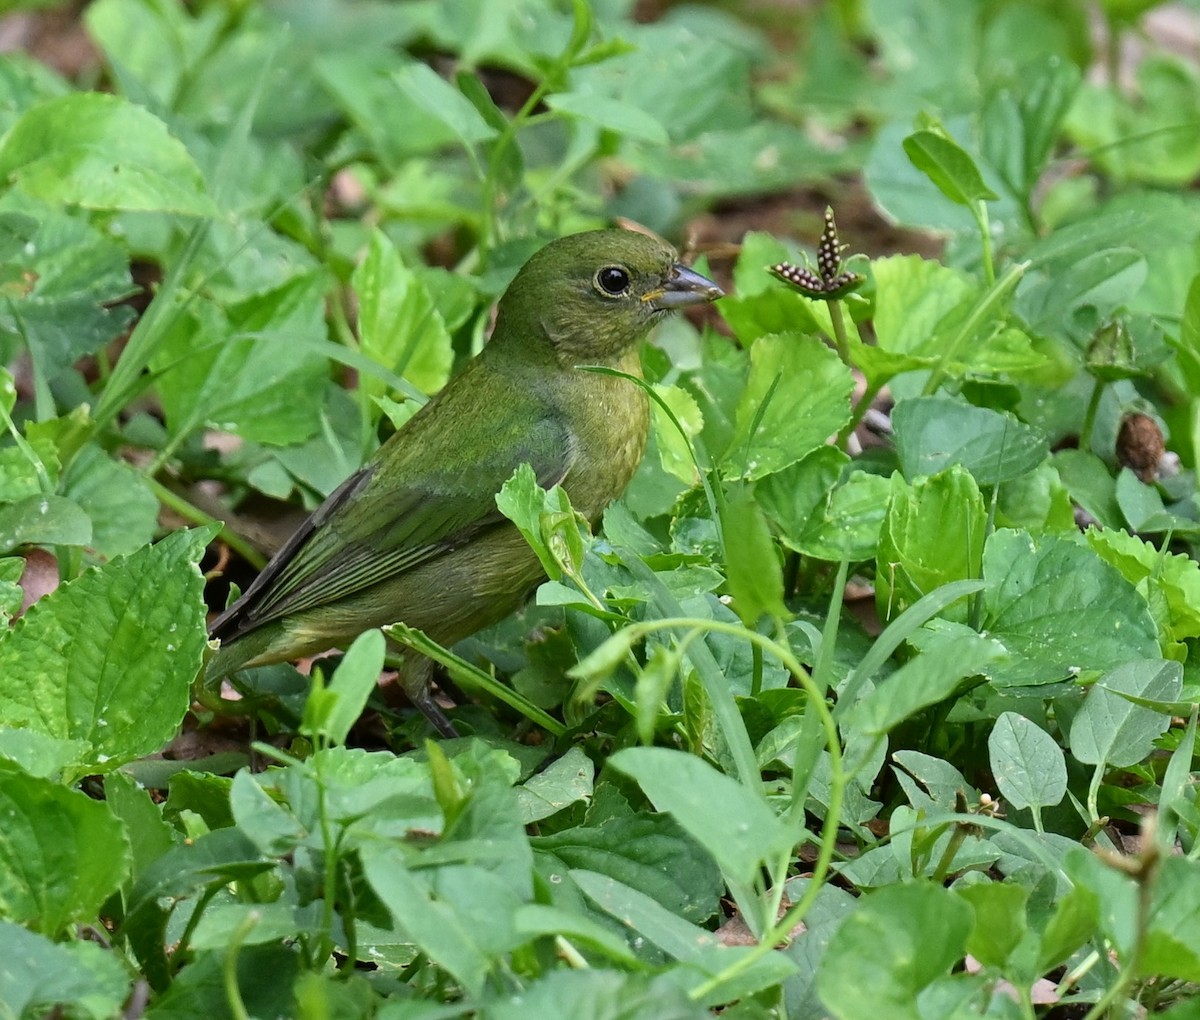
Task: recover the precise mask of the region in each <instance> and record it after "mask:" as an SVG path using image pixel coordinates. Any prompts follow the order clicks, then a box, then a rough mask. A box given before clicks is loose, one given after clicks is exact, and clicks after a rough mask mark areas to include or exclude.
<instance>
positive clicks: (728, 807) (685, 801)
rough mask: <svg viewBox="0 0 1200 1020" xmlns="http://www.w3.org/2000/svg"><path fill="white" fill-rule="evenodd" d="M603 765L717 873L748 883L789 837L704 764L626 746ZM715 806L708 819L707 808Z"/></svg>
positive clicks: (762, 807)
mask: <svg viewBox="0 0 1200 1020" xmlns="http://www.w3.org/2000/svg"><path fill="white" fill-rule="evenodd" d="M609 764H610V765H611V766H612V767H613V768H616V769H619V770H620V771H621V772H624V773H625V774H626V775H628V776H632V777H633V778H634V779H635V780H636V781H637V783H638V785H639V786H641V788H642V790H643V791H644V792H645V794H646V796H647V797H649V798H650V801H651V802H652V803H653V804H654V806H655V807H656V808H657V809H658V810H659V811H667V812H669V813H670V814H671V815H673V816H674V818H675V820H676V821H677V822H678V823H679V824H680V825H681V826H682V827H683V829H684V831H686V832H687V833H688V835H690V836H691V837H692V838H693V839H694V840H695V841H696V842H697V843H699V844H700V845H701V846H702V847H704V848H705V849H706V850H707V851H708V852H709V853H710V854H712V855H713V859H714V860H715V861H716V862H717V865H718V866H719V867H720V869H721V872H722V874H724V875H727V876H729V877H731V878H733V879H734V880H736V881H739V882H745V883H748V882H750V881H752V880H753V878H754V876H755V875H756V874H757V872H758V869H759V867H760V866H761V865H762V863H763V862H764V861H769V860H772V859H773V858H774V855H775V854H778V853H781V852H783V851H785V850H787V849H788V848H789V847H790V846H791V845H792V843H793V841H794V836H793V835H792V834H791V833H790V832H789V831H788V830H787V828H786V827H785V826H784V824H783V823H782V822H781V821H780V820H779V819H778V818H776V817H775V814H774V813H773V812H772V811H771V809H770V808H768V807H767V805H766V804H765V803H764V802H763V801H762V800H760V799H759V798H757V797H755V796H754V795H753V794H751V793H750V791H749V790H747V789H746V788H745V787H744V786H742V785H741V784H740V783H738V782H737V781H736V780H733V779H730V778H729V777H728V776H725V775H722V774H721V773H720V772H718V771H717V770H716V769H714V768H713V767H712V766H711V765H709V764H707V763H706V762H704V761H702V760H700V759H699V758H696V757H694V756H692V755H690V754H685V753H683V752H682V751H674V750H670V749H668V748H662V747H629V748H625V749H624V750H622V751H618V752H617V753H616V754H614V755H613V756H612V757H611V758H609ZM714 804H720V805H721V811H720V813H719V814H717V815H714V814H713V812H712V805H714Z"/></svg>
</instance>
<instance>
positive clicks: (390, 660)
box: [384, 651, 460, 738]
mask: <svg viewBox="0 0 1200 1020" xmlns="http://www.w3.org/2000/svg"><path fill="white" fill-rule="evenodd" d="M384 661H385V663H386V664H387V665H388V666H389V667H390V668H392V669H394V670H396V671H397V673H398V676H397V680H396V683H395V684H392V685H390V687H387V688H385V689H384V698H385V700H386V701H388V702H389V703H390V704H392V706H393V707H395V696H396V694H398V693H400V694H403V695H404V697H405V698H407V700H408V701H409V702H410V703H411V704H413V705H414V706H415V707H416V708H418V709H419V710H420V712H421V714H422V715H423V716H425V718H426V719H428V720H429V723H430V725H431V726H433V728H434V729H435V730H437V731H438V733H440V734H441V735H442V736H443V737H447V738H450V737H457V736H459V735H460V734H459V732H458V730H456V729H455V728H454V724H453V723H452V722H450V720H449V719H447V718H446V713H445V712H443V711H442V707H441V705H439V704H438V703H437V701H436V700H435V699H434V697H433V684H432V681H433V671H434V662H433V660H432V659H427V658H426V657H425V656H423V655H415V654H413V653H412V652H391V651H389V652H388V654H387V656H386V658H385V660H384ZM389 692H391V693H390V695H389Z"/></svg>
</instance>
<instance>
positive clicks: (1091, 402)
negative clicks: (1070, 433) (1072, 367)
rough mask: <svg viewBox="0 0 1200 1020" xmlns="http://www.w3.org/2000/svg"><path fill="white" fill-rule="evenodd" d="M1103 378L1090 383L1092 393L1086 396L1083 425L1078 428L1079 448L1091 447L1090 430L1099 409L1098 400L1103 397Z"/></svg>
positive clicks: (1093, 426) (1094, 424) (1094, 423)
mask: <svg viewBox="0 0 1200 1020" xmlns="http://www.w3.org/2000/svg"><path fill="white" fill-rule="evenodd" d="M1104 386H1105V383H1104V380H1103V379H1096V380H1095V381H1094V382H1093V383H1092V395H1091V397H1089V398H1088V405H1087V410H1086V411H1084V413H1083V425H1081V426H1080V428H1079V448H1080V449H1081V450H1091V449H1092V431H1093V430H1094V429H1095V427H1096V414H1097V412H1099V410H1100V401H1101V399H1102V398H1103V397H1104Z"/></svg>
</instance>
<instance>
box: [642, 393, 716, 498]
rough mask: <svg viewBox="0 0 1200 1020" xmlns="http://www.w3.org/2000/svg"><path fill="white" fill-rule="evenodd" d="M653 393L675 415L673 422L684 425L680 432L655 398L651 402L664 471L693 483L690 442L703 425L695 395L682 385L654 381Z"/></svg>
mask: <svg viewBox="0 0 1200 1020" xmlns="http://www.w3.org/2000/svg"><path fill="white" fill-rule="evenodd" d="M654 392H655V393H656V394H658V396H659V397H661V398H662V400H663V403H665V404H666V405H667V406H668V407H669V408H670V409H671V413H672V414H674V415H675V421H677V422H679V424H680V425H681V426H682V427H683V432H682V433H681V432H680V430H679V429H677V428H676V427H675V422H673V421H671V419H670V417H669V416H668V415H667V413H666V412H665V411H664V410H663V409H662V406H661V405H660V404H659V402H658V401H657V400H652V401H651V402H650V414H651V417H652V418H653V421H654V435H655V438H656V439H657V440H658V443H657V445H658V456H659V460H660V461H661V462H662V466H663V470H664V471H666V472H668V473H669V474H672V475H674V476H675V477H676V478H678V479H679V480H680V481H681V482H686V483H687V484H688V485H695V484H696V483H697V482H698V481H699V478H698V477H697V475H696V461H695V458H694V456H693V451H692V448H691V446H690V445H689V441H690V440H694V439H695V438H696V437H697V436H699V435H700V432H701V430H702V429H703V428H704V415H703V414H702V413H701V411H700V406H699V405H698V404H697V403H696V400H695V398H694V397H693V396H692V395H691V394H690V393H689V392H688V391H687V390H685V389H683V387H681V386H664V385H663V384H662V383H656V384H655V386H654Z"/></svg>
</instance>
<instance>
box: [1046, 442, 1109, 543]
mask: <svg viewBox="0 0 1200 1020" xmlns="http://www.w3.org/2000/svg"><path fill="white" fill-rule="evenodd" d="M1049 463H1050V464H1051V465H1053V467H1054V469H1055V470H1056V471H1057V472H1058V476H1059V478H1061V479H1062V481H1063V484H1064V485H1065V486H1066V487H1067V492H1069V493H1070V495H1071V499H1073V500H1074V501H1075V502H1076V503H1078V504H1079V505H1080V506H1081V507H1083V509H1084V510H1086V511H1087V512H1088V514H1089V515H1090V516H1091V517H1092V518H1093V519H1094V520H1095V521H1096V522H1097V523H1098V524H1099V525H1100V526H1101V527H1102V528H1105V529H1116V530H1118V531H1119V530H1120V529H1121V527H1122V525H1123V524H1124V516H1123V515H1122V513H1121V507H1120V504H1119V503H1118V502H1117V483H1116V480H1115V479H1114V478H1113V476H1112V473H1111V472H1110V471H1109V470H1108V467H1107V465H1105V463H1104V461H1102V460H1101V459H1100V458H1099V457H1097V456H1096V455H1095V454H1094V453H1088V452H1087V451H1085V450H1058V451H1056V452H1055V453H1053V454H1052V455H1051V457H1050V461H1049Z"/></svg>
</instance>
